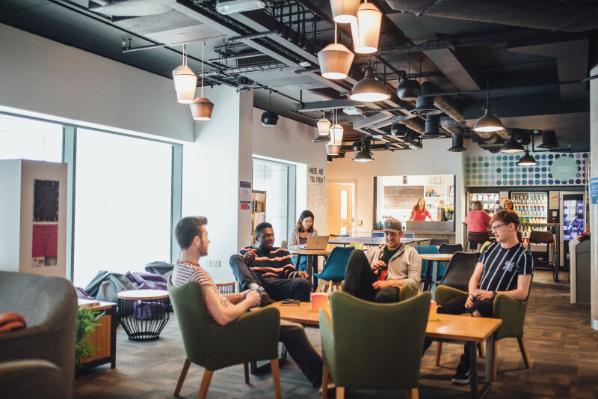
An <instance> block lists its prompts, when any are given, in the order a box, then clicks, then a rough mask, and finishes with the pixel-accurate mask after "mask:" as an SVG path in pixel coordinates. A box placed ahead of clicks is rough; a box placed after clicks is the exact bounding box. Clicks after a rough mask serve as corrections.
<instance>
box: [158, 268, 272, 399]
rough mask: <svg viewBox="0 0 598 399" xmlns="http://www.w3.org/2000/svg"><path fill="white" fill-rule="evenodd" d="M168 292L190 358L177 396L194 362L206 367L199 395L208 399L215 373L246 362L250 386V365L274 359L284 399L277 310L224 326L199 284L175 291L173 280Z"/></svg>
mask: <svg viewBox="0 0 598 399" xmlns="http://www.w3.org/2000/svg"><path fill="white" fill-rule="evenodd" d="M168 292H169V294H170V300H171V302H172V306H173V308H174V313H175V316H176V319H177V321H178V323H179V327H180V329H181V334H182V336H183V344H184V346H185V353H186V355H187V359H185V364H184V365H183V369H182V371H181V374H180V376H179V380H178V383H177V386H176V389H175V391H174V396H179V392H180V390H181V388H182V386H183V382H184V381H185V377H186V375H187V371H188V369H189V366H190V365H191V362H193V363H195V364H198V365H200V366H202V367H204V368H205V371H204V373H203V377H202V380H201V385H200V388H199V395H198V398H199V399H204V398H205V397H206V396H207V393H208V388H209V386H210V382H211V380H212V376H213V374H214V371H216V370H219V369H222V368H225V367H228V366H232V365H235V364H241V363H242V364H243V365H244V368H245V382H246V383H249V370H248V363H249V362H253V361H258V360H270V361H271V365H272V376H273V378H274V388H275V397H276V399H280V397H281V392H280V371H279V364H278V338H279V336H280V314H279V313H278V310H277V309H274V308H266V309H259V310H255V311H252V312H248V313H246V314H244V315H242V316H241V317H239V318H238V319H237V320H235V321H234V322H232V323H230V324H227V325H225V326H220V325H218V324H217V323H216V322H215V321H213V320H212V318H211V317H210V315H209V314H208V311H207V308H206V305H205V303H204V296H203V291H202V288H201V287H200V286H199V284H197V283H195V282H191V283H187V284H185V285H183V286H182V287H178V288H175V287H173V286H172V284H171V281H170V279H169V281H168Z"/></svg>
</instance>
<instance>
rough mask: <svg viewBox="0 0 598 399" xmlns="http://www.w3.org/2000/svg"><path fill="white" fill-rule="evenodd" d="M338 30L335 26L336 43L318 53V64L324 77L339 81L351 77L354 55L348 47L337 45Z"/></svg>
mask: <svg viewBox="0 0 598 399" xmlns="http://www.w3.org/2000/svg"><path fill="white" fill-rule="evenodd" d="M336 37H337V28H336V23H335V24H334V43H331V44H329V45H328V46H326V47H324V48H323V49H322V50H320V52H318V63H319V64H320V71H321V73H322V76H323V77H325V78H326V79H332V80H338V79H345V78H346V77H347V76H348V75H349V70H350V69H351V64H352V63H353V58H355V54H353V53H352V52H351V51H349V49H348V48H347V47H345V46H344V45H342V44H341V43H337V38H336Z"/></svg>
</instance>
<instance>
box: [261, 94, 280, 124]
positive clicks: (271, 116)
mask: <svg viewBox="0 0 598 399" xmlns="http://www.w3.org/2000/svg"><path fill="white" fill-rule="evenodd" d="M269 108H272V90H270V105H269ZM261 121H262V126H264V127H274V126H276V124H277V123H278V115H276V112H272V111H264V113H263V114H262V118H261Z"/></svg>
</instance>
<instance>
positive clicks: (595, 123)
mask: <svg viewBox="0 0 598 399" xmlns="http://www.w3.org/2000/svg"><path fill="white" fill-rule="evenodd" d="M594 75H598V65H596V66H595V67H594V68H592V70H591V71H590V76H594ZM590 177H598V79H594V80H592V81H591V83H590ZM590 222H591V228H592V234H591V237H592V238H591V243H592V248H591V251H590V252H591V295H590V300H591V303H592V305H591V319H592V328H593V329H594V330H598V205H592V204H591V202H590Z"/></svg>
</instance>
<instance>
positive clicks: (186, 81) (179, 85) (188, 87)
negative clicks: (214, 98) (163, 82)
mask: <svg viewBox="0 0 598 399" xmlns="http://www.w3.org/2000/svg"><path fill="white" fill-rule="evenodd" d="M202 62H203V59H202ZM172 80H173V81H174V90H175V91H176V98H177V102H178V103H179V104H190V103H192V102H193V99H194V98H195V88H196V87H197V76H195V74H194V73H193V71H192V70H191V68H189V67H188V66H187V52H186V47H185V46H183V63H182V64H181V65H179V66H178V67H176V68H175V69H174V71H172Z"/></svg>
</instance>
